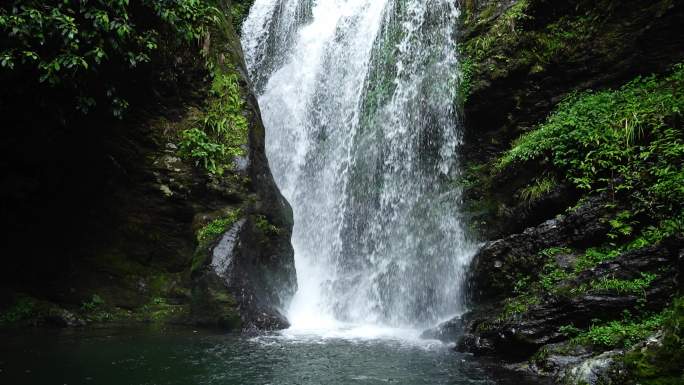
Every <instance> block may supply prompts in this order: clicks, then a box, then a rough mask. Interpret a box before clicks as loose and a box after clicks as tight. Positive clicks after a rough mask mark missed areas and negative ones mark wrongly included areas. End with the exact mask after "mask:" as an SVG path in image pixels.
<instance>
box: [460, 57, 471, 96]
mask: <svg viewBox="0 0 684 385" xmlns="http://www.w3.org/2000/svg"><path fill="white" fill-rule="evenodd" d="M459 65H460V68H459V70H460V73H459V75H460V76H459V79H458V100H459V103H460V104H464V103H465V102H466V101H467V100H468V96H470V91H471V90H472V87H473V84H472V83H473V60H472V59H470V58H468V57H463V59H462V60H461V62H460V63H459Z"/></svg>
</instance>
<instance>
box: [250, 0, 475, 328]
mask: <svg viewBox="0 0 684 385" xmlns="http://www.w3.org/2000/svg"><path fill="white" fill-rule="evenodd" d="M457 18H458V9H457V8H456V5H455V1H453V0H256V2H255V4H254V5H253V7H252V9H251V12H250V15H249V17H248V19H247V20H246V21H245V23H244V27H243V33H242V35H243V46H244V48H245V53H246V59H247V63H248V67H249V70H250V75H251V77H252V79H253V82H254V86H255V89H256V90H257V92H258V94H259V102H260V106H261V110H262V115H263V118H264V122H265V125H266V128H267V138H266V139H267V143H266V149H267V154H268V158H269V162H270V165H271V168H272V170H273V174H274V176H275V178H276V182H277V183H278V185H279V186H280V188H281V190H282V192H283V194H284V195H285V197H286V198H287V199H288V200H289V202H290V203H291V204H292V207H293V210H294V214H295V227H294V233H293V237H292V243H293V246H294V249H295V260H296V268H297V277H298V285H299V290H298V292H297V294H296V295H295V298H294V299H293V301H292V304H291V306H290V309H289V317H290V321H291V322H292V324H293V325H294V327H301V328H326V327H330V326H332V325H336V324H337V323H338V322H345V323H347V322H348V323H352V324H373V325H387V326H392V327H421V326H427V325H431V324H434V323H435V322H436V321H438V320H439V319H442V318H444V317H447V316H449V315H453V314H454V313H457V312H459V311H461V310H462V309H461V307H462V303H461V302H462V301H461V297H462V295H461V288H462V285H463V279H464V271H465V267H466V265H467V264H468V262H469V260H470V257H471V255H472V252H473V245H472V244H471V243H470V242H468V240H467V238H466V235H465V233H464V230H463V228H462V224H461V221H460V219H459V201H460V190H459V189H458V188H457V187H456V186H455V185H453V184H450V181H451V180H453V178H454V177H455V176H456V174H457V173H458V164H457V159H456V155H457V154H456V153H455V149H456V148H457V146H458V144H459V140H460V130H461V127H460V124H459V117H458V111H457V109H456V108H455V106H456V105H458V100H457V86H458V81H459V74H458V55H457V49H456V43H455V33H456V31H455V28H456V26H457V25H458V23H457Z"/></svg>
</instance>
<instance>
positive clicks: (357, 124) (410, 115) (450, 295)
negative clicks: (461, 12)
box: [0, 0, 533, 385]
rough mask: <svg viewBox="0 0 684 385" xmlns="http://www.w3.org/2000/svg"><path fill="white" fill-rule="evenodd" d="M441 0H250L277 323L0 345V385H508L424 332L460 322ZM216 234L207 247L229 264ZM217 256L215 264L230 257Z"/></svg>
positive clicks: (459, 247)
mask: <svg viewBox="0 0 684 385" xmlns="http://www.w3.org/2000/svg"><path fill="white" fill-rule="evenodd" d="M455 3H456V1H454V0H256V2H255V4H254V5H253V7H252V9H251V12H250V15H249V17H248V19H247V20H246V21H245V23H244V28H243V31H242V32H243V33H242V36H243V46H244V49H245V53H246V59H247V63H248V67H249V70H250V72H251V77H252V80H253V85H254V87H255V90H256V91H257V93H258V96H259V102H260V106H261V109H262V114H263V118H264V121H265V124H266V130H267V153H268V157H269V162H270V165H271V167H272V170H273V173H274V176H275V178H276V182H277V183H278V185H279V186H280V188H281V190H282V191H283V193H284V195H285V196H286V198H287V199H288V200H289V201H290V203H291V204H292V206H293V209H294V214H295V227H294V233H293V237H292V243H293V246H294V249H295V261H296V268H297V279H298V285H299V290H298V291H297V293H296V295H295V297H294V299H293V300H292V303H291V305H290V307H289V309H285V310H287V314H288V316H289V319H290V321H291V323H292V328H290V329H288V330H286V331H283V332H277V333H270V334H264V335H260V336H256V337H254V336H246V335H240V334H225V333H211V332H202V331H197V330H187V329H173V328H170V327H168V326H167V327H162V328H159V327H154V328H152V329H151V330H146V329H143V330H126V329H119V328H114V329H96V328H94V329H84V330H63V331H55V330H41V331H34V332H31V333H23V334H22V333H15V332H9V333H5V334H0V339H2V341H3V344H1V345H0V383H2V384H31V385H34V384H101V385H107V384H112V385H114V384H145V385H148V384H149V385H152V384H156V385H159V384H168V385H187V384H208V385H231V384H235V385H238V384H239V385H264V384H277V385H303V384H306V385H321V384H326V385H328V384H329V385H348V384H386V383H392V384H404V385H419V384H425V385H435V384H449V385H469V384H491V385H494V384H496V385H513V384H515V385H523V384H531V383H533V382H530V381H529V379H526V378H522V377H520V376H519V375H513V374H511V373H510V372H501V371H500V370H499V369H500V366H498V365H491V364H490V363H487V362H483V361H482V360H480V359H475V358H473V357H470V356H468V355H464V354H459V353H457V352H455V351H454V350H453V348H452V347H451V346H449V345H446V344H442V343H441V342H439V341H432V340H423V339H420V338H419V335H420V332H421V330H422V329H424V328H426V327H429V326H433V325H434V324H435V323H437V322H439V321H440V320H442V319H445V318H448V317H449V316H451V315H454V314H457V313H459V312H462V311H463V303H462V295H461V287H462V286H463V280H464V277H463V272H464V270H465V267H466V265H467V264H468V262H469V259H470V256H471V255H472V254H473V251H474V246H473V245H472V244H471V243H470V242H468V240H467V238H466V236H465V234H464V230H463V227H462V221H461V220H460V218H459V200H460V191H459V190H458V188H456V187H455V186H453V185H450V184H449V181H450V180H453V178H454V176H456V175H457V173H458V162H457V154H456V153H455V151H456V150H455V149H456V148H457V147H458V144H459V140H460V136H461V126H460V124H459V115H458V110H457V109H455V107H454V106H456V105H458V100H457V94H456V89H457V85H458V84H457V83H458V55H457V51H456V43H455V41H456V40H455V34H456V31H455V28H457V25H458V23H457V17H458V9H457V8H456V6H455ZM234 237H235V234H234V233H233V232H228V233H226V234H225V235H224V237H223V239H222V241H221V245H222V246H221V247H219V248H217V250H215V252H216V253H223V254H227V253H229V252H230V249H231V248H232V247H233V242H234ZM224 260H225V258H224V259H221V258H219V259H218V260H217V261H219V262H220V261H223V262H221V263H218V262H217V263H216V265H215V268H217V269H218V270H219V271H224V270H226V269H228V268H229V265H228V263H229V262H226V261H224Z"/></svg>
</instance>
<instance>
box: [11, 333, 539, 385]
mask: <svg viewBox="0 0 684 385" xmlns="http://www.w3.org/2000/svg"><path fill="white" fill-rule="evenodd" d="M366 332H367V333H366V334H365V335H364V331H363V330H355V331H354V332H353V333H347V332H345V331H335V332H329V333H327V334H320V333H317V334H308V335H307V334H306V333H303V332H287V331H286V332H284V333H277V334H270V335H263V336H259V337H245V336H241V335H238V334H223V333H217V332H216V333H212V332H206V331H200V332H198V331H193V330H190V329H176V328H173V329H134V330H131V329H101V330H62V331H58V330H33V331H25V330H24V331H21V332H16V333H10V334H4V335H0V337H1V338H2V340H3V343H2V345H1V347H0V384H6V385H10V384H12V385H23V384H26V385H29V384H30V385H34V384H35V385H38V384H40V385H49V384H59V385H62V384H69V385H71V384H101V385H109V384H111V385H143V384H144V385H153V384H154V385H161V384H168V385H171V384H173V385H175V384H178V385H192V384H216V385H219V384H220V385H231V384H236V385H237V384H240V385H251V384H259V385H265V384H278V385H294V384H301V385H304V384H326V385H337V384H352V385H353V384H359V385H362V384H411V385H418V384H430V385H435V384H454V385H465V384H482V385H485V384H492V385H495V384H500V385H507V384H515V385H525V384H532V382H530V381H529V380H526V379H523V378H520V377H517V376H514V375H513V374H511V373H506V372H499V371H498V370H497V366H496V365H492V364H485V363H483V362H481V361H477V360H475V359H474V358H472V357H470V356H467V355H462V354H459V353H456V352H454V351H453V349H451V348H449V347H448V346H446V345H443V344H442V343H440V342H437V341H420V340H417V339H414V338H412V337H411V336H407V335H405V334H404V335H393V333H392V332H388V333H385V334H383V333H382V331H378V330H367V331H366ZM350 334H354V335H356V336H351V335H350Z"/></svg>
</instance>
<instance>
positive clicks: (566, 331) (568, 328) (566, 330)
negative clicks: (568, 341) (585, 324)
mask: <svg viewBox="0 0 684 385" xmlns="http://www.w3.org/2000/svg"><path fill="white" fill-rule="evenodd" d="M558 332H559V333H561V334H563V335H565V336H566V337H576V336H578V335H579V334H580V333H582V329H579V328H576V327H575V326H574V325H563V326H561V327H559V328H558Z"/></svg>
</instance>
